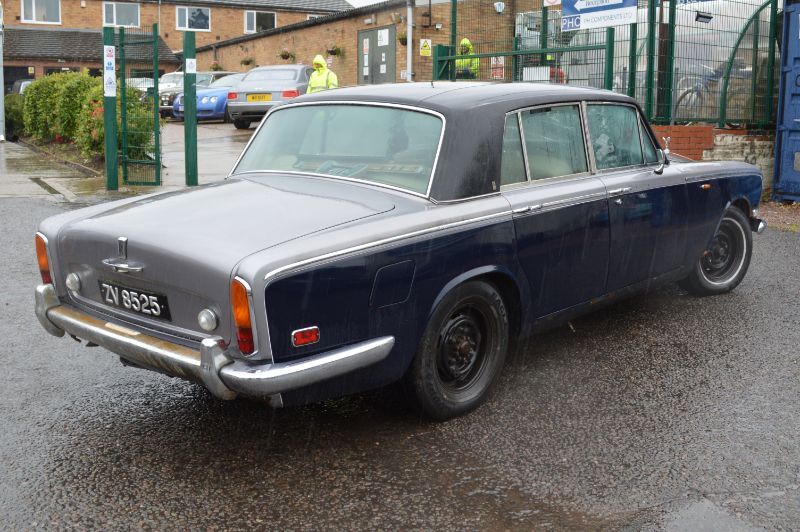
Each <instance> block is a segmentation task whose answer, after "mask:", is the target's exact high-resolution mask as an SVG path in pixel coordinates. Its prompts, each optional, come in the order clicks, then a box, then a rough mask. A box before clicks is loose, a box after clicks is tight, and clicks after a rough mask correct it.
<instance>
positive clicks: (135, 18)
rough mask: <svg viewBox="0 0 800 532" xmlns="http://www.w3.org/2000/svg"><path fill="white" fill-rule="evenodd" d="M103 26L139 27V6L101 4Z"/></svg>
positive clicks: (114, 3)
mask: <svg viewBox="0 0 800 532" xmlns="http://www.w3.org/2000/svg"><path fill="white" fill-rule="evenodd" d="M103 26H117V27H119V26H124V27H126V28H138V27H139V4H127V3H126V4H123V3H119V2H105V3H103Z"/></svg>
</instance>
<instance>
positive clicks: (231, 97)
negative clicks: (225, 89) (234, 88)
mask: <svg viewBox="0 0 800 532" xmlns="http://www.w3.org/2000/svg"><path fill="white" fill-rule="evenodd" d="M238 97H239V95H238V94H236V93H235V92H229V93H228V101H231V100H235V99H236V98H238Z"/></svg>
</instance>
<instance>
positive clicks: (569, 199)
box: [500, 103, 609, 318]
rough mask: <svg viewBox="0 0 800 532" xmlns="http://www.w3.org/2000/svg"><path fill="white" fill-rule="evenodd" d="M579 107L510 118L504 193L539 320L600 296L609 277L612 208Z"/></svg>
mask: <svg viewBox="0 0 800 532" xmlns="http://www.w3.org/2000/svg"><path fill="white" fill-rule="evenodd" d="M582 122H583V120H582V114H581V109H580V104H577V103H569V104H559V105H547V106H541V107H536V108H532V109H525V110H522V111H519V112H515V113H511V114H509V115H507V117H506V127H505V134H504V139H503V155H502V159H501V176H500V177H501V178H500V182H501V192H502V194H503V195H504V196H505V197H506V198H507V200H508V201H509V202H510V203H511V207H512V211H513V220H514V229H515V233H516V241H517V256H518V258H519V261H520V263H521V265H522V268H523V269H524V271H525V275H526V277H527V278H528V283H529V285H530V289H531V290H530V292H531V296H532V299H533V301H532V305H533V311H534V315H535V317H537V318H538V317H541V316H545V315H547V314H551V313H553V312H557V311H559V310H563V309H566V308H569V307H571V306H574V305H577V304H580V303H583V302H586V301H589V300H591V299H592V298H595V297H598V296H600V295H602V294H603V293H604V291H605V283H606V277H607V275H608V249H609V221H608V202H607V199H606V191H605V187H604V185H603V183H602V182H601V181H600V180H599V179H597V178H595V177H593V176H592V175H591V173H590V171H589V168H590V166H589V158H588V152H587V150H586V142H585V135H584V130H583V123H582Z"/></svg>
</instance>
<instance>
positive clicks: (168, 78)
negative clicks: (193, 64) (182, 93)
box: [161, 72, 183, 85]
mask: <svg viewBox="0 0 800 532" xmlns="http://www.w3.org/2000/svg"><path fill="white" fill-rule="evenodd" d="M161 83H172V84H176V85H183V72H175V73H170V74H164V75H163V76H161Z"/></svg>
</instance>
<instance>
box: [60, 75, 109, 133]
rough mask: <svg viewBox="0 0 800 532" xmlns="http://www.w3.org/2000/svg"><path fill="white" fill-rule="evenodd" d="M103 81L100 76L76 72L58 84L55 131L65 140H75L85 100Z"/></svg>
mask: <svg viewBox="0 0 800 532" xmlns="http://www.w3.org/2000/svg"><path fill="white" fill-rule="evenodd" d="M101 83H102V81H101V80H100V78H93V77H91V76H89V75H88V74H85V73H81V74H74V75H71V76H67V77H65V78H62V80H61V83H59V84H58V86H57V92H56V107H55V124H54V128H53V132H54V133H55V134H56V135H58V136H60V137H61V138H63V139H64V140H68V141H74V140H75V133H76V127H77V122H78V116H79V115H80V113H81V108H82V107H83V102H84V101H86V97H87V95H88V93H89V91H90V90H91V89H92V87H95V86H99V85H100V84H101Z"/></svg>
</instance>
